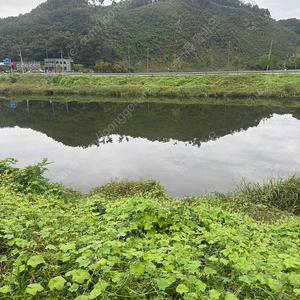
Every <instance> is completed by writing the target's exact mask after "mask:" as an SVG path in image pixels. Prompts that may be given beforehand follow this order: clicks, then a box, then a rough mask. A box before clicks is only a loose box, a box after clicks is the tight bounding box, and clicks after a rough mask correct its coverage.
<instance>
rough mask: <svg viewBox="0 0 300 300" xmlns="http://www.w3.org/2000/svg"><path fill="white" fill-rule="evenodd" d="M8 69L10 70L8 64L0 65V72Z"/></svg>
mask: <svg viewBox="0 0 300 300" xmlns="http://www.w3.org/2000/svg"><path fill="white" fill-rule="evenodd" d="M8 70H10V67H9V66H7V65H2V66H0V72H7V71H8Z"/></svg>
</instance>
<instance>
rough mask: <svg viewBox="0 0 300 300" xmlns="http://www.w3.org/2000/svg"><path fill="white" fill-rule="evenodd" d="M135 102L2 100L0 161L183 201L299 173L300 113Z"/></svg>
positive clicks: (84, 183) (87, 184) (71, 180)
mask: <svg viewBox="0 0 300 300" xmlns="http://www.w3.org/2000/svg"><path fill="white" fill-rule="evenodd" d="M128 105H129V103H128V104H126V103H112V102H102V103H98V102H87V103H77V102H71V103H68V104H66V103H59V102H50V101H19V102H18V103H11V102H10V101H8V100H0V145H1V147H0V158H6V157H14V158H17V159H18V160H19V166H25V165H27V164H33V163H35V162H39V161H41V160H42V159H43V158H44V157H47V158H48V159H49V161H52V162H53V164H51V165H49V166H48V169H49V172H48V173H47V174H46V176H47V177H48V178H50V179H51V180H52V181H62V182H63V183H64V185H66V186H69V187H75V188H77V189H80V190H82V191H83V192H87V191H89V190H90V189H91V188H93V187H96V186H99V185H102V184H104V183H106V182H108V181H110V179H115V178H119V179H122V178H129V179H133V180H134V179H139V178H141V177H142V178H145V179H147V178H152V179H155V180H158V181H160V182H161V183H162V184H164V185H165V187H166V190H167V193H168V194H169V195H171V196H175V197H180V196H184V195H191V194H192V195H198V194H203V193H209V192H213V191H219V192H225V191H229V190H232V189H233V188H234V187H235V184H236V183H238V182H240V180H241V178H243V177H245V178H247V179H249V180H255V181H261V182H262V181H263V180H266V179H268V178H271V177H277V176H278V175H280V176H286V175H288V174H291V173H293V172H299V170H300V155H299V154H300V109H299V108H269V107H264V106H256V107H254V106H237V105H222V106H220V105H200V104H193V105H183V104H159V103H147V102H145V103H142V104H139V105H138V106H137V107H135V106H128ZM15 106H16V107H15ZM130 110H132V113H130Z"/></svg>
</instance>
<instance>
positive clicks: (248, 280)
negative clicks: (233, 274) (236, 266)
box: [239, 275, 252, 284]
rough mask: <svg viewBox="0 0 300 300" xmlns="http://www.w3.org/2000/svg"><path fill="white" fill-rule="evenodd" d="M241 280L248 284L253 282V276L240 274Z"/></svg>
mask: <svg viewBox="0 0 300 300" xmlns="http://www.w3.org/2000/svg"><path fill="white" fill-rule="evenodd" d="M239 281H242V282H245V283H247V284H251V283H252V280H251V278H250V277H249V276H246V275H242V276H239Z"/></svg>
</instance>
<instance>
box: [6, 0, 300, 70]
mask: <svg viewBox="0 0 300 300" xmlns="http://www.w3.org/2000/svg"><path fill="white" fill-rule="evenodd" d="M272 39H273V40H274V44H273V55H275V56H277V57H278V58H279V60H280V61H283V60H284V59H285V57H286V54H287V53H288V52H292V51H294V49H295V47H296V46H297V45H298V43H299V36H297V35H296V34H295V33H294V32H292V30H290V29H289V28H285V27H284V26H282V25H281V24H279V23H278V22H276V21H275V20H273V19H272V18H271V16H270V13H269V11H268V10H266V9H260V8H259V7H258V6H257V5H251V4H244V3H243V2H241V1H239V0H165V1H152V0H131V1H130V0H126V1H124V2H119V3H113V4H112V5H110V6H106V7H105V6H103V5H95V3H93V4H91V2H89V1H87V0H48V1H47V2H45V3H43V4H41V5H39V6H38V7H37V8H36V9H34V10H32V11H31V12H30V13H28V14H25V15H20V16H19V17H13V18H6V19H0V58H1V57H2V58H5V57H8V58H10V59H11V60H12V61H16V60H19V56H18V55H19V50H18V49H19V48H21V50H22V54H23V58H24V60H43V59H44V58H45V57H46V50H47V51H48V55H49V57H59V56H60V51H61V49H62V51H63V55H64V56H65V57H68V56H69V57H72V58H73V59H74V62H75V63H77V64H83V65H84V66H85V67H93V66H95V64H97V65H96V69H97V70H98V71H103V72H105V71H107V72H110V71H124V70H127V68H128V56H130V67H131V70H132V71H146V69H147V52H148V56H149V71H167V70H168V69H169V70H170V69H173V70H174V69H175V68H176V69H181V70H186V71H191V70H201V69H203V70H204V69H206V68H209V69H219V70H222V69H226V67H227V53H228V44H229V41H230V42H231V57H232V58H233V57H234V56H239V57H240V59H241V62H242V64H243V65H244V67H247V68H250V69H253V68H259V65H258V64H259V57H260V56H261V55H264V54H267V53H269V48H270V42H271V40H272ZM148 47H149V50H148ZM128 54H129V55H128Z"/></svg>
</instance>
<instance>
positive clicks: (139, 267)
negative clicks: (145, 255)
mask: <svg viewBox="0 0 300 300" xmlns="http://www.w3.org/2000/svg"><path fill="white" fill-rule="evenodd" d="M130 272H131V273H132V274H135V275H137V276H141V275H143V274H144V272H145V266H144V265H143V264H142V263H141V262H140V263H136V264H132V265H131V266H130Z"/></svg>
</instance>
